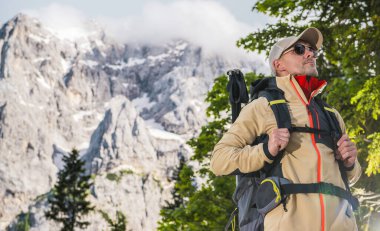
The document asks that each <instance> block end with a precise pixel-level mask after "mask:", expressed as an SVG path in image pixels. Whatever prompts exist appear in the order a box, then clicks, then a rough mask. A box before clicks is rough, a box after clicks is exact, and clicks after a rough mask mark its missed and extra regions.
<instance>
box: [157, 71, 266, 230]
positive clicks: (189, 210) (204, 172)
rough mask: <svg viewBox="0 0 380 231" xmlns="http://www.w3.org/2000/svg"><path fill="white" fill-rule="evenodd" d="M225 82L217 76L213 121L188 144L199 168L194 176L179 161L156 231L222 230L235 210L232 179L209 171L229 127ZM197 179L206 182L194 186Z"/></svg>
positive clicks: (211, 103)
mask: <svg viewBox="0 0 380 231" xmlns="http://www.w3.org/2000/svg"><path fill="white" fill-rule="evenodd" d="M262 77H263V76H262V75H256V74H255V73H248V74H246V76H245V80H246V82H247V83H250V82H252V81H254V80H256V79H258V78H262ZM227 82H228V78H227V76H225V75H222V76H219V77H218V78H216V79H215V81H214V86H213V88H212V89H211V90H210V92H208V95H207V97H206V102H208V103H209V107H208V109H207V115H208V116H209V117H213V118H215V120H214V121H211V122H209V123H208V124H206V125H205V126H203V127H202V130H201V132H200V134H199V136H198V137H195V138H192V139H191V140H190V141H189V142H188V144H189V145H190V146H191V147H192V148H193V149H194V155H193V156H192V158H191V159H192V161H196V162H197V163H199V164H200V168H199V170H198V171H197V172H193V169H192V167H191V166H189V165H187V164H186V163H185V162H184V161H183V160H181V162H180V166H179V168H178V169H177V171H176V173H175V174H174V177H173V179H174V180H176V183H175V186H174V190H173V192H172V195H173V199H174V202H171V203H168V204H167V206H165V207H164V208H163V209H162V210H161V217H162V220H161V221H159V228H158V230H165V231H166V230H173V231H174V230H223V229H224V226H225V225H226V223H227V221H228V218H229V216H230V214H231V213H232V211H233V210H234V209H235V204H234V203H233V201H232V199H231V198H232V194H233V192H234V190H235V177H234V176H230V177H216V176H215V175H214V174H213V173H211V171H210V170H209V160H210V157H211V152H212V150H213V148H214V146H215V144H216V143H217V142H218V141H219V140H220V139H221V137H222V135H223V133H224V132H226V127H227V126H228V125H229V124H230V123H231V115H230V113H231V112H230V108H229V107H230V106H229V104H228V102H229V101H228V92H227V89H226V87H227ZM247 85H248V86H249V84H247ZM196 175H197V176H200V177H202V178H204V179H205V180H206V182H205V183H204V184H202V185H195V178H196Z"/></svg>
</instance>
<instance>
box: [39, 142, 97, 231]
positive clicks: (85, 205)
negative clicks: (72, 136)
mask: <svg viewBox="0 0 380 231" xmlns="http://www.w3.org/2000/svg"><path fill="white" fill-rule="evenodd" d="M63 162H64V167H63V169H62V170H60V171H59V172H58V181H57V183H56V184H55V185H54V188H53V189H52V191H51V194H50V196H49V197H48V204H49V205H50V208H49V210H48V211H47V212H46V213H45V216H46V218H48V219H51V220H54V221H56V222H59V223H62V224H63V227H62V229H61V230H74V227H79V228H81V229H83V228H86V227H87V226H88V225H89V222H87V221H82V218H83V216H85V215H87V214H88V213H90V212H91V211H93V210H94V207H92V206H91V205H90V202H89V201H88V200H87V199H86V198H87V196H88V194H89V189H90V187H91V186H92V183H90V182H89V180H90V176H88V175H85V169H84V164H85V163H84V161H82V160H80V158H79V153H78V151H77V150H75V149H73V150H72V152H71V153H70V154H69V155H68V156H64V157H63Z"/></svg>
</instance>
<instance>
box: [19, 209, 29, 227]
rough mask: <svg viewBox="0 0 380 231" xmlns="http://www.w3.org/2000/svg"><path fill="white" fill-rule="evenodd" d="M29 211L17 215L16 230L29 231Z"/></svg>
mask: <svg viewBox="0 0 380 231" xmlns="http://www.w3.org/2000/svg"><path fill="white" fill-rule="evenodd" d="M29 216H30V213H29V212H28V213H21V214H19V215H18V216H17V220H18V222H17V224H16V230H17V231H29V230H30V221H29Z"/></svg>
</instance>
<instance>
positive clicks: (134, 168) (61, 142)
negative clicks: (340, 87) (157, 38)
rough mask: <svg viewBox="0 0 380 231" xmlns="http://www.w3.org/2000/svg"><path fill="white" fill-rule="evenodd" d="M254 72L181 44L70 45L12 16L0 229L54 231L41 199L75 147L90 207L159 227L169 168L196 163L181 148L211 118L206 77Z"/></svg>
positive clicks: (94, 40)
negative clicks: (90, 181)
mask: <svg viewBox="0 0 380 231" xmlns="http://www.w3.org/2000/svg"><path fill="white" fill-rule="evenodd" d="M253 65H254V64H253V63H248V62H242V61H235V62H228V61H226V60H224V59H223V58H221V57H204V55H203V54H202V48H201V47H198V46H196V45H192V44H189V43H188V42H186V41H184V40H175V41H171V42H168V43H167V44H164V45H162V46H152V45H150V46H148V45H133V46H132V45H129V44H119V43H116V42H113V41H112V40H110V39H109V38H108V37H107V36H106V35H105V34H104V32H102V30H98V31H95V32H94V33H92V34H91V35H89V36H86V37H84V38H82V39H80V40H76V41H68V40H64V39H60V38H59V37H57V36H56V35H55V34H54V32H53V31H51V30H49V29H47V28H44V26H43V25H41V23H40V22H39V21H37V20H36V19H33V18H30V17H28V16H26V15H21V14H20V15H17V16H16V17H15V18H13V19H12V20H10V21H8V22H7V23H5V24H4V25H3V26H2V28H1V30H0V158H1V161H0V230H4V229H6V228H7V227H8V228H9V229H10V230H13V229H15V226H16V223H17V222H18V220H19V219H21V218H22V214H26V213H29V223H30V224H31V230H59V227H58V226H57V224H54V223H52V222H51V221H47V220H46V219H45V218H44V216H43V211H44V210H46V208H47V207H46V206H47V205H46V193H48V192H49V191H50V189H51V188H52V187H53V185H54V183H55V182H56V174H57V171H58V170H59V169H60V168H62V161H61V159H62V156H63V155H66V154H67V153H68V152H69V151H70V150H71V149H72V148H74V147H76V148H77V149H78V150H80V153H81V158H82V159H83V160H85V161H86V169H87V171H88V173H91V174H94V176H95V179H94V187H93V189H92V193H91V196H90V199H91V201H92V202H93V204H94V205H95V206H96V208H97V209H98V210H100V209H101V210H103V211H105V212H107V213H108V214H110V216H111V217H112V216H114V215H115V214H116V211H117V210H120V211H122V212H123V213H124V214H125V215H126V216H127V220H128V229H130V230H154V229H155V228H156V227H157V221H158V220H159V211H160V208H161V206H162V205H164V204H165V201H166V200H170V198H171V194H170V191H171V189H172V187H173V184H174V182H173V181H172V180H171V177H172V173H173V170H174V169H175V168H176V166H178V164H179V158H182V157H184V158H188V157H189V156H190V155H191V150H190V148H189V147H188V146H187V145H186V140H187V139H188V138H190V137H192V136H194V135H195V134H197V132H198V131H199V128H200V127H201V126H202V125H203V124H204V123H205V122H206V118H205V113H204V110H205V108H206V106H207V105H205V103H204V97H205V94H206V92H207V90H208V89H209V88H210V86H211V85H212V81H213V79H214V78H215V77H216V76H219V75H221V74H223V73H225V72H226V70H227V69H228V68H231V67H234V68H246V69H250V70H254V68H253ZM256 65H257V64H256ZM44 195H45V196H44ZM20 214H21V215H20ZM18 215H19V216H18ZM88 220H89V221H90V222H91V226H90V227H88V230H104V229H106V228H107V224H106V222H105V221H104V219H102V218H101V216H100V214H99V213H93V214H92V215H90V216H89V217H88Z"/></svg>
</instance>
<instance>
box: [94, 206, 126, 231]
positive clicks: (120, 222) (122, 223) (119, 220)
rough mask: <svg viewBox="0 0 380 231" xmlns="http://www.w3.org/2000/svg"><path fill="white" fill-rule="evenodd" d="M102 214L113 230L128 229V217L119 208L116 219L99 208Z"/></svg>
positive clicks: (123, 230)
mask: <svg viewBox="0 0 380 231" xmlns="http://www.w3.org/2000/svg"><path fill="white" fill-rule="evenodd" d="M99 212H100V214H101V215H102V217H103V218H104V220H106V221H107V223H108V225H109V227H110V228H111V231H125V230H127V218H126V217H125V215H124V214H123V213H122V212H121V211H119V210H117V211H116V220H112V219H111V218H110V217H109V216H108V214H107V213H106V212H104V211H102V210H99Z"/></svg>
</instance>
